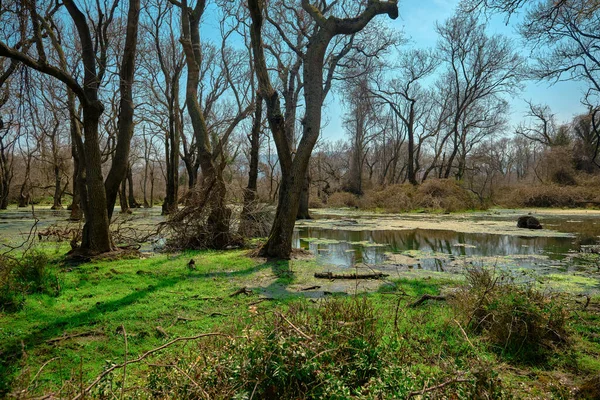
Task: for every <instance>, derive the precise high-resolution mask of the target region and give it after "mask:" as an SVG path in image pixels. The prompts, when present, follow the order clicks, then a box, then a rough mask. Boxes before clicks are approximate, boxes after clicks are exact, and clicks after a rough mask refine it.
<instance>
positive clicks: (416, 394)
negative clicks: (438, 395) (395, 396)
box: [408, 378, 471, 399]
mask: <svg viewBox="0 0 600 400" xmlns="http://www.w3.org/2000/svg"><path fill="white" fill-rule="evenodd" d="M470 381H471V380H470V379H465V378H455V379H450V380H447V381H446V382H443V383H440V384H439V385H436V386H431V387H428V388H423V389H422V390H417V391H414V392H410V393H409V394H408V398H409V399H410V398H411V397H413V396H418V395H420V394H425V393H427V392H433V391H434V390H438V389H441V388H443V387H444V386H448V385H450V384H452V383H459V382H470Z"/></svg>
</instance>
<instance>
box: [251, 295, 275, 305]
mask: <svg viewBox="0 0 600 400" xmlns="http://www.w3.org/2000/svg"><path fill="white" fill-rule="evenodd" d="M267 300H275V299H274V298H272V297H263V298H262V299H258V300H256V301H253V302H252V303H249V304H248V305H249V306H255V305H257V304H260V303H262V302H263V301H267Z"/></svg>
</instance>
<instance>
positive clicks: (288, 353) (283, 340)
mask: <svg viewBox="0 0 600 400" xmlns="http://www.w3.org/2000/svg"><path fill="white" fill-rule="evenodd" d="M375 316H376V314H375V310H374V308H373V306H372V304H371V302H370V301H369V300H368V299H366V298H354V299H351V300H345V299H332V300H329V301H326V302H324V303H323V304H322V305H321V306H319V307H317V308H313V307H310V306H309V304H308V303H294V304H292V305H291V306H290V308H289V309H288V310H287V311H286V313H285V315H283V314H281V313H278V312H276V313H275V314H271V313H269V314H265V315H264V316H263V317H262V318H261V319H259V320H258V321H257V322H256V325H254V328H253V329H252V330H250V331H247V332H246V335H245V337H238V338H236V339H233V340H232V339H228V340H226V341H223V339H215V342H213V343H212V346H211V348H213V349H214V350H215V351H212V352H206V350H205V349H200V351H201V352H202V356H200V357H194V359H195V361H194V363H193V367H192V368H191V369H188V373H189V374H190V376H193V377H194V381H195V382H197V383H198V387H196V388H195V387H192V386H190V385H189V381H187V380H186V379H185V378H182V377H181V375H179V374H177V373H176V372H174V373H171V372H167V373H165V370H164V369H158V370H155V371H151V372H150V375H149V377H148V383H149V387H148V389H149V390H150V391H151V392H152V394H153V395H154V396H155V397H158V398H165V397H177V398H199V397H202V398H204V397H209V398H228V399H229V398H233V399H243V398H250V397H254V398H260V399H305V398H327V399H345V398H350V397H352V395H353V394H355V393H356V391H357V390H358V389H360V387H361V386H362V385H364V384H365V383H366V382H367V381H368V380H369V379H371V378H372V377H373V376H376V374H377V373H378V371H379V370H380V368H381V365H380V364H381V363H380V361H379V341H380V337H381V334H380V332H379V330H378V328H377V321H376V318H375ZM219 340H221V342H219ZM179 362H181V363H182V364H181V366H182V367H184V366H185V362H186V361H185V360H180V361H179ZM188 362H189V360H188ZM188 368H189V364H188ZM199 388H202V389H201V391H199V390H200V389H199ZM196 391H197V392H196Z"/></svg>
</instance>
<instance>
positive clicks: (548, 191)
mask: <svg viewBox="0 0 600 400" xmlns="http://www.w3.org/2000/svg"><path fill="white" fill-rule="evenodd" d="M499 193H504V194H503V195H500V196H499V197H498V203H500V204H501V205H503V206H506V207H578V206H584V205H585V204H586V203H588V202H590V203H591V202H597V201H598V200H599V199H598V187H597V186H596V187H594V186H593V185H585V186H559V185H536V186H533V185H519V186H514V187H509V188H505V189H503V190H499Z"/></svg>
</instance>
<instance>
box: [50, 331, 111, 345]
mask: <svg viewBox="0 0 600 400" xmlns="http://www.w3.org/2000/svg"><path fill="white" fill-rule="evenodd" d="M92 335H104V332H101V331H87V332H80V333H74V334H72V335H67V336H64V335H63V336H59V337H55V338H53V339H48V340H46V343H55V342H61V341H63V340H67V339H73V338H76V337H81V336H92Z"/></svg>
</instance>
